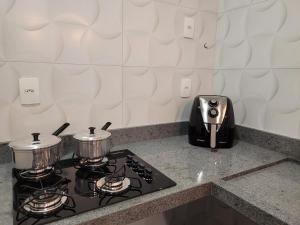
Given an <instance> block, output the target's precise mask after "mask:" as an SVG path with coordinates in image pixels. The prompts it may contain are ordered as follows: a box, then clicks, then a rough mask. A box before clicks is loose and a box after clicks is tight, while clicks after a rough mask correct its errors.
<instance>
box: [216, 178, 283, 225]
mask: <svg viewBox="0 0 300 225" xmlns="http://www.w3.org/2000/svg"><path fill="white" fill-rule="evenodd" d="M221 182H225V181H221ZM211 195H212V196H213V197H215V198H216V199H218V200H220V201H222V202H223V203H224V204H226V205H228V206H230V207H232V208H233V209H235V210H236V211H238V212H239V213H241V214H243V215H244V216H246V217H247V218H249V219H251V220H252V221H253V222H255V223H258V224H264V225H289V224H288V223H286V222H284V221H282V220H280V219H279V218H277V217H275V216H273V215H271V214H269V213H267V212H266V211H264V210H262V209H261V208H259V207H258V206H255V205H253V204H251V203H250V202H248V201H246V200H244V199H243V198H241V197H239V196H237V195H236V194H234V193H232V192H230V191H229V190H227V189H225V188H224V187H222V186H221V185H218V184H217V183H212V184H211Z"/></svg>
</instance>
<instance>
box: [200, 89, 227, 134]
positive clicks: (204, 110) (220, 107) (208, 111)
mask: <svg viewBox="0 0 300 225" xmlns="http://www.w3.org/2000/svg"><path fill="white" fill-rule="evenodd" d="M199 102H200V105H199V109H200V111H201V114H202V118H203V122H204V124H205V127H206V130H207V131H208V132H209V127H208V124H214V125H217V130H219V128H220V126H221V124H222V122H223V120H224V117H225V113H226V109H227V98H226V97H222V96H214V95H209V96H200V97H199Z"/></svg>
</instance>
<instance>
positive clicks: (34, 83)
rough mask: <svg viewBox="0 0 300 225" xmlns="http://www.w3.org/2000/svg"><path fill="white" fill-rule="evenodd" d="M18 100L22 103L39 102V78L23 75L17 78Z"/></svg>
mask: <svg viewBox="0 0 300 225" xmlns="http://www.w3.org/2000/svg"><path fill="white" fill-rule="evenodd" d="M19 90H20V100H21V104H22V105H32V104H39V103H40V88H39V79H38V78H36V77H23V78H20V79H19Z"/></svg>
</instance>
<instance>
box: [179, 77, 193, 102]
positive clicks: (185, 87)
mask: <svg viewBox="0 0 300 225" xmlns="http://www.w3.org/2000/svg"><path fill="white" fill-rule="evenodd" d="M191 94H192V80H191V79H189V78H183V79H181V85H180V97H181V98H189V97H191Z"/></svg>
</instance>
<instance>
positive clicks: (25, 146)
mask: <svg viewBox="0 0 300 225" xmlns="http://www.w3.org/2000/svg"><path fill="white" fill-rule="evenodd" d="M60 142H61V138H59V137H57V136H54V135H40V137H39V141H32V138H31V137H27V138H23V139H20V140H16V141H12V142H10V143H9V147H10V148H12V149H13V150H14V151H32V150H39V149H45V148H49V147H54V146H56V145H58V144H59V143H60Z"/></svg>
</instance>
